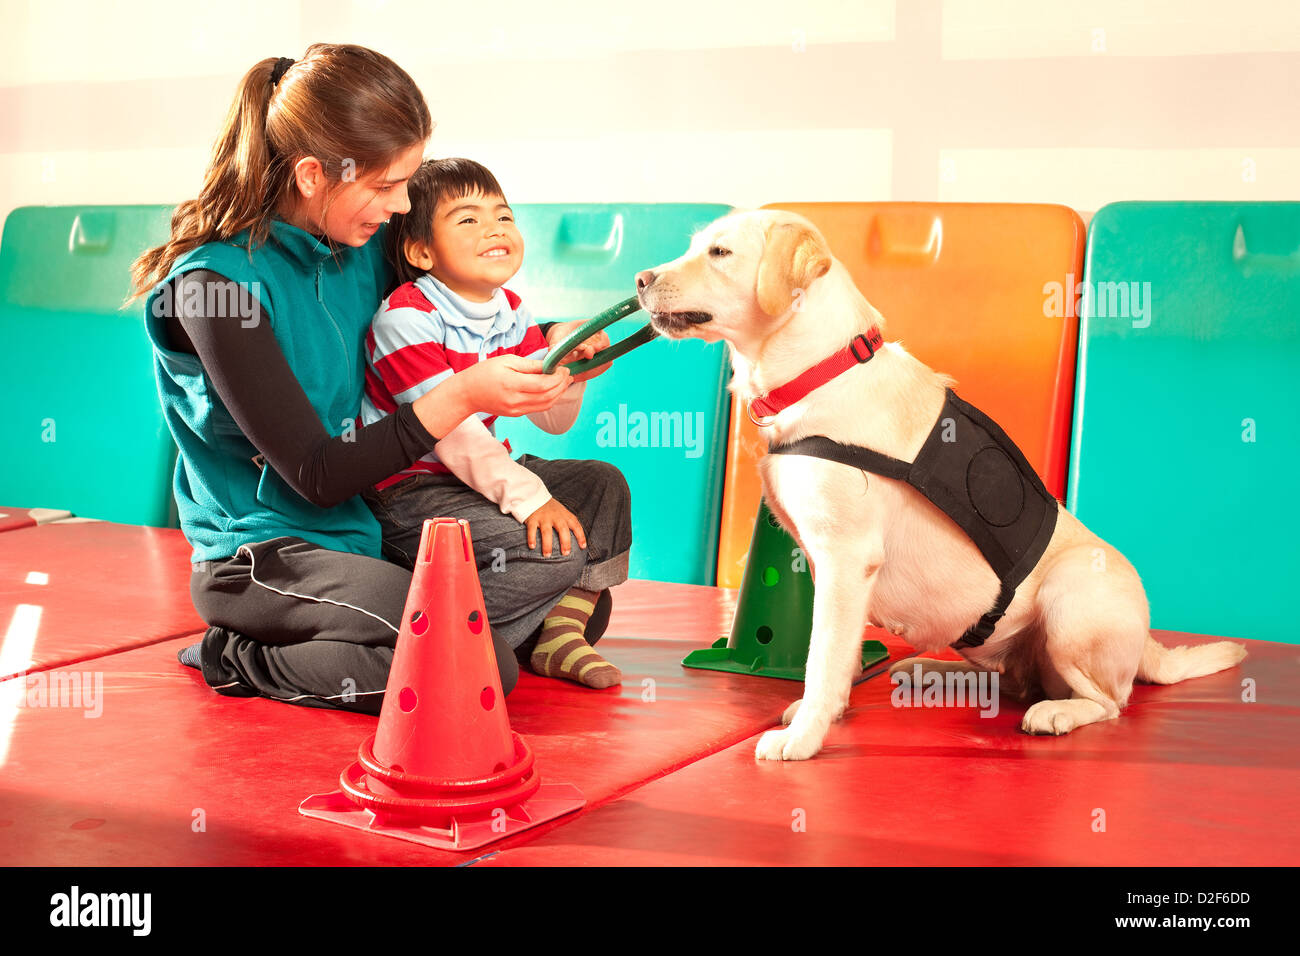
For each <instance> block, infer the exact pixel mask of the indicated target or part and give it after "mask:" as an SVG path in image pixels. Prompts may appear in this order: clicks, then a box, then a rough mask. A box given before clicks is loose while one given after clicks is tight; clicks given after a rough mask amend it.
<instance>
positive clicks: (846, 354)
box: [749, 328, 885, 428]
mask: <svg viewBox="0 0 1300 956" xmlns="http://www.w3.org/2000/svg"><path fill="white" fill-rule="evenodd" d="M884 344H885V340H884V337H883V336H881V334H880V330H879V329H877V328H871V329H868V330H867V333H866V334H865V335H856V336H854V337H853V341H852V342H850V343H849V344H848V345H846V346H844V348H842V349H840V350H839V351H838V352H836V353H835V354H834V355H832V356H830V357H829V358H824V359H822V360H821V361H820V362H818V363H817V364H816V365H814V366H813V367H812V368H810V369H808V371H806V372H804V373H803V374H802V375H800V376H799V377H798V378H796V379H794V380H793V381H791V382H787V383H786V384H784V385H782V386H781V387H780V388H774V389H772V390H771V391H770V392H768V393H767V394H766V395H760V396H759V397H758V398H756V399H754V400H753V401H752V402H750V403H749V417H750V420H751V421H753V423H754V424H755V425H757V426H759V427H760V428H762V427H764V426H766V425H770V424H772V419H773V418H774V417H775V416H776V415H777V414H778V413H779V412H781V411H782V410H784V409H787V408H789V407H790V406H791V405H793V404H794V403H795V402H797V401H799V400H800V399H801V398H804V397H805V396H807V395H808V393H809V392H811V391H812V390H813V389H815V388H820V387H821V386H823V385H825V384H826V383H827V382H829V381H830V380H831V379H833V378H834V377H835V376H837V375H839V374H840V373H841V372H847V371H848V370H849V369H851V368H853V366H855V365H862V364H864V363H866V362H870V361H871V360H872V359H873V358H874V357H875V355H876V352H878V351H879V350H880V347H881V346H882V345H884ZM864 353H865V354H864ZM760 416H761V418H762V419H764V420H762V421H760V420H759V419H760Z"/></svg>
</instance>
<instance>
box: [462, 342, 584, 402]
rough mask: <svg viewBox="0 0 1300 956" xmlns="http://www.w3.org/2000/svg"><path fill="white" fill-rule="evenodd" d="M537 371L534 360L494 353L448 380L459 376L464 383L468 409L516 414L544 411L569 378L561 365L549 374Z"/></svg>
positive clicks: (566, 386)
mask: <svg viewBox="0 0 1300 956" xmlns="http://www.w3.org/2000/svg"><path fill="white" fill-rule="evenodd" d="M541 372H542V363H541V361H540V360H538V359H526V358H520V357H519V356H518V355H498V356H497V357H496V358H490V359H487V360H485V361H482V362H477V363H475V364H474V365H471V366H470V367H469V368H467V369H465V370H464V371H463V372H457V373H456V374H455V375H453V376H452V377H451V381H453V382H454V381H456V380H457V379H460V380H461V383H462V384H463V385H464V386H466V388H467V392H466V398H467V400H468V401H469V405H470V411H471V412H488V413H489V414H492V415H508V416H510V417H518V416H520V415H527V414H530V413H532V412H543V411H546V409H548V408H550V407H551V406H552V405H554V404H555V402H556V400H557V399H559V397H560V396H561V395H563V394H564V390H565V389H566V388H568V387H569V385H570V384H571V383H572V381H573V376H572V375H571V374H570V372H569V370H568V369H567V368H564V367H563V366H561V367H560V368H557V369H556V370H555V371H554V372H552V373H551V374H550V375H543V374H541Z"/></svg>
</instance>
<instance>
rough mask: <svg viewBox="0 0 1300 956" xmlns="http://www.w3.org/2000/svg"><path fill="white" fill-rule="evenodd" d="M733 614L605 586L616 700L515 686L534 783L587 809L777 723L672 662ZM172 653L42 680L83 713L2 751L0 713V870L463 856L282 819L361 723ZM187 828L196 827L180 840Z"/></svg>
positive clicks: (774, 690)
mask: <svg viewBox="0 0 1300 956" xmlns="http://www.w3.org/2000/svg"><path fill="white" fill-rule="evenodd" d="M17 533H20V532H15V534H17ZM732 601H733V595H732V593H731V592H727V591H719V590H716V589H713V588H703V587H694V586H690V585H676V584H649V583H645V582H630V583H629V584H627V585H624V586H622V587H620V588H618V589H617V590H616V591H615V613H614V617H613V619H612V620H611V624H610V631H611V634H610V636H607V637H606V638H605V639H604V640H602V642H601V644H600V647H601V650H602V651H603V652H605V654H606V656H607V657H609V659H610V660H612V661H614V662H616V663H617V664H618V666H619V667H620V668H621V669H622V671H623V675H624V684H623V688H622V692H621V693H618V692H614V691H591V690H587V689H585V688H582V687H578V686H577V685H573V684H569V683H567V682H562V681H554V680H544V679H542V678H537V677H534V676H532V675H527V674H526V675H524V676H523V678H522V679H521V681H520V684H519V686H518V687H517V688H516V690H515V692H514V693H513V694H511V696H510V698H509V699H508V707H509V712H510V717H511V723H512V726H513V728H514V729H515V730H516V731H518V732H519V733H521V734H524V735H526V736H527V737H528V740H529V742H530V745H531V746H532V748H533V750H534V752H535V754H536V756H537V761H538V766H539V768H540V772H541V775H542V776H543V778H544V779H545V780H548V781H553V782H557V783H572V784H575V785H576V786H578V787H579V788H581V789H582V790H583V792H584V794H585V795H586V797H587V801H588V810H587V811H585V812H590V811H591V809H592V808H594V807H596V806H598V805H600V804H601V803H603V802H607V801H609V800H611V799H613V798H614V797H616V796H618V795H619V794H622V793H624V792H626V791H628V790H631V789H634V788H635V787H637V786H639V785H641V784H643V783H644V782H645V781H647V780H651V779H654V778H656V777H659V776H662V775H663V774H665V773H669V772H671V771H672V770H673V769H674V768H676V767H679V766H682V765H684V764H686V763H689V762H691V761H693V760H695V759H698V758H699V757H701V756H704V755H707V754H709V753H713V752H716V751H718V750H720V749H722V748H725V747H727V746H729V745H731V744H732V743H734V742H736V741H738V740H742V739H744V738H745V737H748V736H750V735H751V734H752V733H754V731H755V730H757V729H758V728H760V727H765V726H768V725H769V724H771V723H772V722H773V721H775V720H777V719H778V718H779V716H780V713H781V711H782V710H783V709H784V707H785V706H786V704H787V703H788V702H789V701H790V700H791V699H792V698H793V697H794V695H795V694H796V693H797V685H795V684H792V683H790V682H786V681H774V680H762V679H755V678H747V677H740V676H736V675H731V674H721V673H715V672H711V671H692V670H688V669H686V668H683V667H681V665H680V663H679V662H680V660H681V657H682V655H683V653H684V651H685V650H686V649H688V647H690V646H692V645H694V646H706V645H708V644H709V643H710V642H712V641H713V640H714V639H715V638H716V637H718V636H719V634H721V633H725V630H726V625H727V624H729V622H730V607H731V603H732ZM720 624H721V625H723V626H722V627H720V626H719V625H720ZM615 632H618V636H614V633H615ZM624 635H627V636H624ZM183 643H184V642H183V641H180V640H177V641H169V642H166V643H163V644H158V645H155V646H150V647H143V648H137V649H133V650H128V651H125V652H122V653H118V654H113V655H110V656H106V657H101V658H98V659H96V660H94V661H88V662H85V663H83V664H80V665H78V666H77V667H76V668H68V669H66V670H60V671H58V672H51V673H50V674H48V675H47V676H48V677H50V678H51V679H52V678H53V677H54V675H55V674H56V673H58V674H64V673H65V672H66V671H72V670H76V671H79V672H85V673H89V674H91V675H92V677H91V678H90V679H88V680H89V683H90V684H93V680H94V678H93V675H94V674H96V673H97V674H99V675H100V677H99V680H101V681H102V684H103V697H102V702H101V706H102V713H101V714H100V715H99V716H97V717H87V716H86V715H85V713H84V711H83V710H81V709H75V708H71V707H43V708H27V707H23V708H17V709H16V710H10V711H9V713H10V714H11V715H13V720H12V737H11V739H9V730H8V728H7V727H6V726H5V723H4V720H5V719H6V718H5V716H4V711H3V709H2V706H3V705H0V750H2V749H3V746H4V743H3V742H4V741H6V740H7V746H8V755H7V759H5V760H4V761H3V763H0V827H3V828H4V839H3V841H0V844H2V848H0V863H7V864H24V865H25V864H47V865H74V864H75V865H177V864H204V865H214V864H219V865H252V864H294V865H323V864H403V863H411V864H416V863H418V864H449V863H461V862H465V861H467V860H469V859H471V858H473V856H474V855H475V854H468V855H466V854H453V853H449V852H441V851H436V850H429V849H427V848H424V847H420V846H415V845H411V844H406V843H403V842H400V841H397V840H393V839H388V838H385V837H380V836H373V835H366V834H356V833H354V832H352V831H349V830H346V829H344V828H342V827H337V826H331V825H330V824H328V823H323V822H320V821H316V820H311V819H308V818H306V817H302V816H300V815H299V814H298V813H297V806H298V803H299V802H300V801H301V800H303V799H304V798H305V797H306V796H308V795H309V794H312V793H320V792H324V791H328V790H332V789H336V785H337V779H338V774H339V772H340V771H342V770H343V769H344V767H345V766H347V765H348V764H349V763H351V762H352V760H353V759H354V758H355V754H356V748H357V745H358V744H359V743H360V742H361V740H362V739H363V738H364V737H365V736H367V735H368V734H370V733H371V732H373V729H374V726H375V721H374V719H373V718H368V717H363V716H360V715H355V714H343V713H339V712H334V711H323V710H313V709H307V708H299V707H293V706H289V705H285V704H279V703H274V702H271V701H267V700H261V699H233V698H226V697H220V696H218V695H216V694H213V693H212V692H211V691H210V690H208V689H207V688H206V687H205V686H204V685H203V684H202V681H201V679H200V678H199V675H198V674H197V672H195V671H193V670H189V669H185V668H182V667H180V665H178V664H177V663H176V662H175V652H176V649H177V648H178V647H180V646H182V645H183ZM30 679H31V678H29V680H30ZM18 683H19V681H18V680H13V681H8V682H0V699H2V697H3V691H4V688H5V686H6V685H9V686H11V687H13V686H16V685H17V684H18ZM200 818H201V819H202V821H203V826H204V828H205V829H204V830H203V831H202V832H195V831H194V830H193V829H192V826H194V825H195V823H194V821H196V820H198V819H200ZM573 819H575V818H573V817H569V818H565V819H564V820H561V821H558V822H557V823H555V824H551V826H552V827H554V826H561V827H562V826H566V825H569V824H570V822H571V821H572V820H573ZM541 832H545V830H544V829H543V828H539V829H538V830H537V831H531V832H528V833H524V834H521V835H520V836H519V837H517V838H513V839H514V842H518V841H520V840H528V839H532V838H535V836H536V835H538V834H539V833H541ZM509 845H512V844H511V842H510V841H505V842H503V844H502V846H509ZM479 852H480V853H481V852H483V851H479Z"/></svg>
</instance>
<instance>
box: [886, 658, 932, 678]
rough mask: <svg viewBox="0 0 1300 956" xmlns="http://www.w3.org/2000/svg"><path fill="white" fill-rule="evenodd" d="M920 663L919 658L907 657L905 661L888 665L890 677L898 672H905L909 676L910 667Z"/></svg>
mask: <svg viewBox="0 0 1300 956" xmlns="http://www.w3.org/2000/svg"><path fill="white" fill-rule="evenodd" d="M920 663H921V658H919V657H909V658H906V659H905V660H901V661H897V662H895V663H893V664H890V665H889V673H890V676H893V675H894V674H897V673H898V672H899V671H907V672H908V673H909V674H910V673H911V672H912V667H913V666H915V665H916V664H920ZM931 663H933V662H931Z"/></svg>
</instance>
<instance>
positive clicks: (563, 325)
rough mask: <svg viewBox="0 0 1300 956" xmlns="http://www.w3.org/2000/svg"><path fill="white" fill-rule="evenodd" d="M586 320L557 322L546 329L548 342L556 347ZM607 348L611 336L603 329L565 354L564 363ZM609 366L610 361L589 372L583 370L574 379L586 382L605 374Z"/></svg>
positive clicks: (584, 357) (590, 355) (586, 357)
mask: <svg viewBox="0 0 1300 956" xmlns="http://www.w3.org/2000/svg"><path fill="white" fill-rule="evenodd" d="M584 321H585V320H582V319H579V320H577V321H574V322H556V323H555V324H554V325H552V326H551V327H550V328H549V329H547V330H546V344H547V345H549V346H550V347H551V348H555V346H556V345H558V344H559V343H561V342H563V341H564V340H565V339H566V338H568V337H569V336H570V335H571V334H573V330H574V329H576V328H578V327H579V326H580V325H582V324H583V322H584ZM607 348H609V336H608V335H606V334H605V333H604V331H603V330H602V331H600V332H597V333H596V334H595V335H593V336H590V337H589V338H587V339H584V340H583V341H582V342H580V343H579V344H578V347H577V348H575V349H574V350H573V351H572V352H570V353H569V354H568V355H566V356H564V362H563V363H562V364H565V365H567V364H568V363H569V362H579V361H581V360H582V359H589V358H591V357H592V356H593V355H595V354H596V353H597V352H599V351H600V350H601V349H607ZM609 366H610V363H609V362H606V363H605V364H604V365H602V366H600V367H599V368H593V369H592V370H591V371H589V372H583V373H582V374H581V375H575V376H573V380H574V381H575V382H585V381H586V380H587V379H589V378H595V377H596V376H597V375H603V374H604V373H605V372H606V371H607V370H608V369H609Z"/></svg>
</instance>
